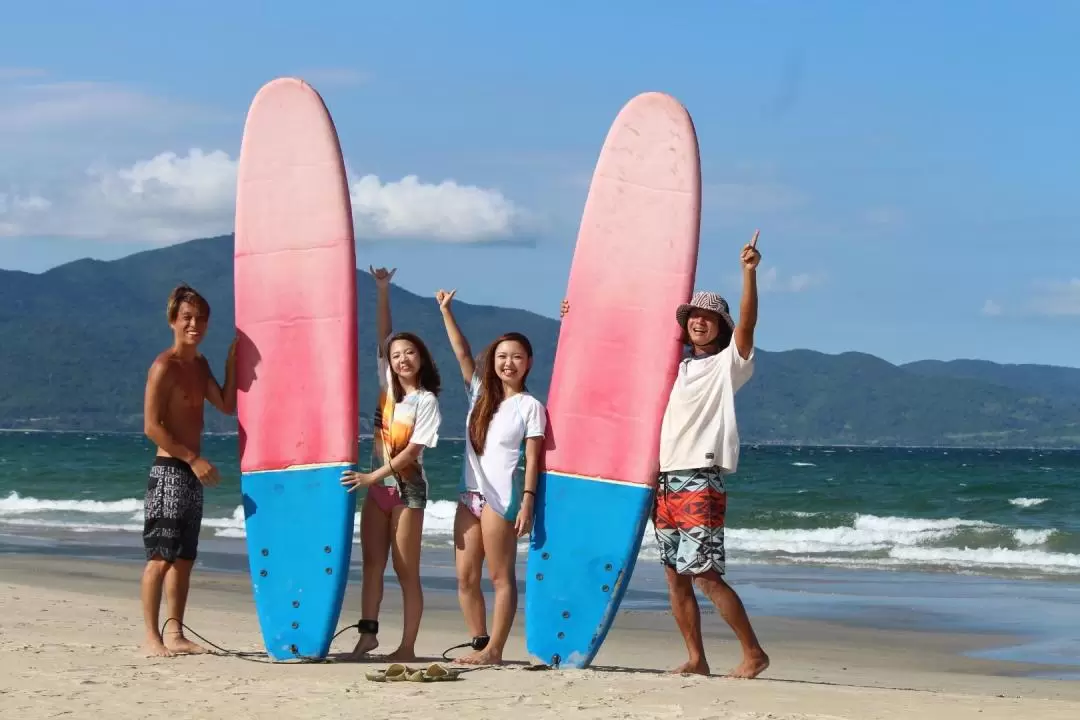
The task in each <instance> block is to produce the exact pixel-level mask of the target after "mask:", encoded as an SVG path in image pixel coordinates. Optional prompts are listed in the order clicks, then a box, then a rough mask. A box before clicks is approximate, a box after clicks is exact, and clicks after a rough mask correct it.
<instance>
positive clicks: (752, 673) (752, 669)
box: [728, 650, 769, 680]
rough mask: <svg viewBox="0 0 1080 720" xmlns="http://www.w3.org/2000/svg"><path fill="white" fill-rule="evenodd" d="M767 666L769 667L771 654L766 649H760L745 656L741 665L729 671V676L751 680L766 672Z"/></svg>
mask: <svg viewBox="0 0 1080 720" xmlns="http://www.w3.org/2000/svg"><path fill="white" fill-rule="evenodd" d="M767 667H769V656H768V655H766V654H765V651H764V650H759V651H758V652H756V653H754V654H753V655H747V656H746V657H744V658H743V661H742V662H741V663H739V666H738V667H737V668H735V669H734V670H732V671H731V672H729V673H728V677H733V678H742V679H746V680H749V679H751V678H756V677H757V676H758V675H760V674H761V673H763V672H765V669H766V668H767Z"/></svg>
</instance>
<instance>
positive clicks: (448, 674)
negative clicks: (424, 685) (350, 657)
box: [364, 663, 461, 682]
mask: <svg viewBox="0 0 1080 720" xmlns="http://www.w3.org/2000/svg"><path fill="white" fill-rule="evenodd" d="M460 675H461V671H460V670H447V669H446V668H445V667H443V666H442V665H441V664H439V663H432V664H431V665H428V666H427V667H426V668H422V669H420V670H414V669H413V668H410V667H409V666H408V665H402V664H401V663H394V664H393V665H391V666H390V667H388V668H386V669H385V670H380V671H378V672H369V673H365V674H364V677H366V678H367V679H368V680H370V681H371V682H446V681H449V680H457V679H458V677H459V676H460Z"/></svg>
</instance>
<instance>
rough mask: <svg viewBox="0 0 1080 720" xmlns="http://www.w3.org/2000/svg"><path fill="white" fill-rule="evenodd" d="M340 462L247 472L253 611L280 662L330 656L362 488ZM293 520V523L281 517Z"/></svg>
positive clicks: (246, 513) (268, 647) (245, 491)
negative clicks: (344, 477) (351, 484)
mask: <svg viewBox="0 0 1080 720" xmlns="http://www.w3.org/2000/svg"><path fill="white" fill-rule="evenodd" d="M346 469H355V466H354V465H352V464H347V463H334V464H328V465H320V466H313V467H301V468H294V469H287V470H272V471H264V472H250V473H243V474H242V475H241V480H240V483H241V490H242V492H243V502H244V525H245V531H246V534H247V548H248V561H249V565H250V570H251V579H252V589H253V592H254V596H255V609H256V613H257V614H258V618H259V626H260V628H261V630H262V636H263V642H264V645H265V646H266V652H267V653H268V654H269V655H270V656H271V657H272V658H274V659H275V660H291V659H308V658H318V659H321V658H324V657H326V655H327V653H328V652H329V651H330V641H331V640H332V639H333V636H334V632H335V629H336V627H337V623H338V618H339V617H340V615H341V605H342V602H343V601H344V599H345V587H346V584H347V581H348V574H349V561H350V558H351V555H352V539H353V524H354V519H355V513H356V494H355V493H350V492H346V491H345V488H343V487H342V486H341V472H342V471H343V470H346ZM290 517H291V518H294V519H295V522H294V523H292V524H291V526H290V524H289V523H287V522H286V523H283V522H282V519H283V518H290Z"/></svg>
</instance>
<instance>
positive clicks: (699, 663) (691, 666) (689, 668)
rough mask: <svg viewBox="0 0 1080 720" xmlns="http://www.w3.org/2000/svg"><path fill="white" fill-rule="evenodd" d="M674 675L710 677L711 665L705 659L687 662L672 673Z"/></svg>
mask: <svg viewBox="0 0 1080 720" xmlns="http://www.w3.org/2000/svg"><path fill="white" fill-rule="evenodd" d="M671 673H672V674H673V675H708V674H709V663H707V662H705V658H701V659H700V660H687V661H686V662H684V663H683V664H682V665H680V666H679V667H677V668H675V669H674V670H672V671H671Z"/></svg>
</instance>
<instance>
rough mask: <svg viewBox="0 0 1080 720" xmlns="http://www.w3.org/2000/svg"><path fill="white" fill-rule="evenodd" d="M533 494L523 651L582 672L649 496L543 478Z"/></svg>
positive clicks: (598, 483) (607, 620)
mask: <svg viewBox="0 0 1080 720" xmlns="http://www.w3.org/2000/svg"><path fill="white" fill-rule="evenodd" d="M538 495H539V497H538V498H537V503H536V508H537V510H536V519H535V524H534V529H533V536H532V541H531V543H530V546H529V556H528V561H527V575H526V580H525V635H526V648H527V650H528V652H529V654H530V655H532V656H533V657H534V658H535V659H536V660H538V661H539V662H542V663H545V664H549V665H555V666H559V667H573V668H584V667H587V666H588V665H589V664H590V663H591V662H592V661H593V658H595V657H596V653H597V652H599V650H600V646H601V645H602V644H603V642H604V639H605V638H606V637H607V633H608V630H609V629H610V628H611V625H612V623H613V622H614V620H615V614H616V613H617V612H618V609H619V605H620V604H621V603H622V599H623V596H624V595H625V594H626V588H627V586H628V585H629V583H630V577H631V575H632V574H633V572H634V566H635V564H636V562H637V556H638V551H639V550H640V549H641V541H642V534H643V532H644V530H645V524H646V522H647V521H648V518H649V511H648V509H649V507H650V506H651V504H652V501H653V490H652V489H651V488H649V487H648V486H645V485H641V484H628V483H620V482H611V481H606V480H597V479H595V478H585V477H581V476H577V475H570V474H563V473H556V472H547V473H544V474H542V475H541V477H540V482H539V485H538Z"/></svg>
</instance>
